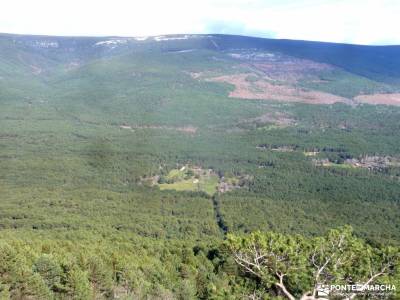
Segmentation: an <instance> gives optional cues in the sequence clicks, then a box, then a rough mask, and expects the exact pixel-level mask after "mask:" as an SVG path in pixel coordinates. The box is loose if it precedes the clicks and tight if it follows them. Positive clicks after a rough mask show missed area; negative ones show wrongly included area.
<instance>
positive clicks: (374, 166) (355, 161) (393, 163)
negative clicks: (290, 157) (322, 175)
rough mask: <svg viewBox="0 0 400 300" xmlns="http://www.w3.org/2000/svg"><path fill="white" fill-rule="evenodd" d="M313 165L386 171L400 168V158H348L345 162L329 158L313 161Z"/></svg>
mask: <svg viewBox="0 0 400 300" xmlns="http://www.w3.org/2000/svg"><path fill="white" fill-rule="evenodd" d="M312 162H313V164H314V165H315V166H319V167H341V168H364V169H368V170H377V171H380V170H384V169H387V168H390V167H393V168H398V167H400V158H397V157H392V156H362V157H359V158H348V159H345V160H343V161H340V162H338V161H333V160H331V159H328V158H323V159H313V160H312Z"/></svg>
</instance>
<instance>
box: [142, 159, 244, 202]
mask: <svg viewBox="0 0 400 300" xmlns="http://www.w3.org/2000/svg"><path fill="white" fill-rule="evenodd" d="M250 180H251V177H250V176H249V175H241V174H230V173H229V174H228V173H224V172H221V171H220V172H215V171H214V170H213V169H203V168H202V167H199V166H191V165H180V166H177V168H175V169H171V170H167V169H165V168H162V167H160V174H157V175H154V176H147V177H142V178H141V180H140V183H141V184H143V185H147V186H158V187H159V188H160V190H176V191H192V192H204V193H206V194H208V195H213V194H215V193H217V192H218V193H225V192H229V191H232V190H234V189H238V188H242V187H244V186H247V185H248V183H249V181H250Z"/></svg>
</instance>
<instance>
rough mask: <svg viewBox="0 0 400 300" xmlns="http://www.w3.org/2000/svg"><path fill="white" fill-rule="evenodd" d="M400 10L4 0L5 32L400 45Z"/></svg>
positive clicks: (362, 0)
mask: <svg viewBox="0 0 400 300" xmlns="http://www.w3.org/2000/svg"><path fill="white" fill-rule="evenodd" d="M399 15H400V1H397V0H298V1H293V0H291V1H290V0H280V1H279V0H214V1H213V0H202V1H199V0H193V1H192V0H186V1H185V0H168V1H156V0H144V1H143V0H142V1H136V0H113V1H111V0H57V1H54V0H36V1H31V0H2V2H1V9H0V31H1V32H11V33H31V34H50V35H120V36H143V35H160V34H174V33H232V34H248V35H257V36H275V37H278V38H289V39H305V40H319V41H331V42H348V43H360V44H379V43H392V44H400V35H398V33H397V30H398V28H400V18H399V17H398V16H399ZM210 31H214V32H210Z"/></svg>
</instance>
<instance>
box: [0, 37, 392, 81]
mask: <svg viewBox="0 0 400 300" xmlns="http://www.w3.org/2000/svg"><path fill="white" fill-rule="evenodd" d="M10 48H14V49H15V50H16V51H23V50H25V51H30V52H32V54H33V55H35V54H36V55H43V56H45V57H46V58H47V59H53V60H55V61H58V62H63V61H65V60H68V59H81V60H87V59H91V58H95V57H103V56H105V55H106V56H108V55H116V54H121V53H124V52H126V51H157V50H159V51H182V50H190V49H203V50H204V49H206V50H213V51H230V50H232V49H247V50H249V49H252V50H255V49H257V50H264V51H274V52H280V53H283V54H286V55H290V56H293V57H297V58H304V59H309V60H313V61H316V62H321V63H327V64H331V65H334V66H337V67H340V68H342V69H344V70H346V71H348V72H350V73H354V74H357V75H361V76H365V77H367V78H369V79H372V80H377V81H383V82H388V83H391V82H398V81H399V80H400V55H399V54H400V46H360V45H350V44H337V43H325V42H310V41H297V40H279V39H265V38H254V37H245V36H233V35H171V36H156V37H139V38H121V37H52V36H24V35H9V34H1V35H0V49H1V52H0V58H1V59H3V60H4V59H7V55H10V53H9V52H8V51H6V50H5V49H8V50H10ZM14 54H15V53H14Z"/></svg>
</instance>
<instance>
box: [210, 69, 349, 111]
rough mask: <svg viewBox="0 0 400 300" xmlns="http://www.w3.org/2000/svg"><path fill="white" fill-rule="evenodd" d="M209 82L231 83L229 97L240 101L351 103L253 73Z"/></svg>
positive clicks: (229, 76)
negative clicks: (275, 81) (231, 88)
mask: <svg viewBox="0 0 400 300" xmlns="http://www.w3.org/2000/svg"><path fill="white" fill-rule="evenodd" d="M207 81H213V82H222V83H229V84H232V85H233V86H234V89H233V91H231V92H229V97H231V98H240V99H258V100H276V101H284V102H302V103H308V104H333V103H337V102H342V103H350V102H351V100H349V99H347V98H344V97H341V96H336V95H333V94H329V93H325V92H321V91H316V90H308V89H305V88H300V87H295V86H290V85H286V84H278V83H273V82H270V81H269V80H266V79H264V78H261V77H259V76H257V75H256V74H252V73H240V74H233V75H222V76H218V77H212V78H208V79H207Z"/></svg>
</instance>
